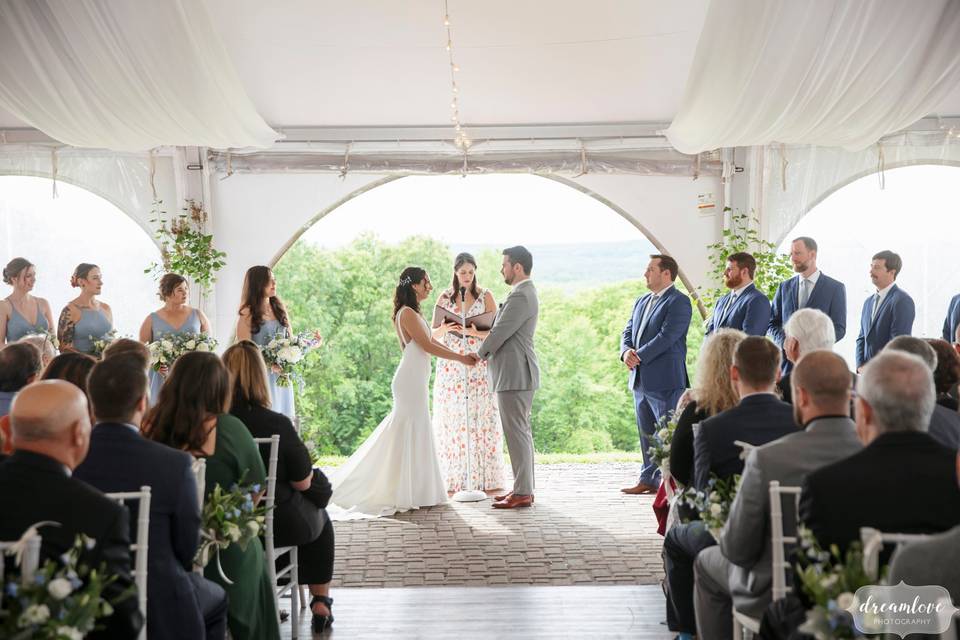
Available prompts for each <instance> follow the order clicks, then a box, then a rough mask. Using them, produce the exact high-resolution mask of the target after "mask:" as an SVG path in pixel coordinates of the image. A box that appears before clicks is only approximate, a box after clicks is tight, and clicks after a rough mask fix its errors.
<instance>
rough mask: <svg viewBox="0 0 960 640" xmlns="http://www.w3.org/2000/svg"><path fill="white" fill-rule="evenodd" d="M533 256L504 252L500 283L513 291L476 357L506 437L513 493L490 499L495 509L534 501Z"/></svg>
mask: <svg viewBox="0 0 960 640" xmlns="http://www.w3.org/2000/svg"><path fill="white" fill-rule="evenodd" d="M532 269H533V256H532V255H530V252H529V251H527V250H526V248H524V247H510V248H509V249H504V250H503V267H502V268H501V269H500V273H502V274H503V281H504V282H506V283H507V284H509V285H511V286H513V291H511V292H510V295H509V296H507V299H506V300H505V301H504V303H503V304H502V305H500V310H499V311H498V312H497V318H496V320H495V321H494V323H493V328H491V329H490V335H488V336H487V339H486V340H484V341H483V344H481V345H480V351H479V353H478V355H479V356H480V358H481V359H483V360H489V361H490V362H489V372H490V381H491V383H492V384H493V389H494V391H496V392H497V404H498V405H499V406H500V419H501V421H502V422H503V433H504V435H505V436H506V438H507V450H508V451H509V452H510V465H511V466H512V467H513V478H514V480H513V491H511V492H510V493H508V494H506V495H502V496H496V497H495V498H494V503H493V508H494V509H516V508H518V507H529V506H531V505H532V504H533V431H532V430H531V428H530V407H531V406H532V405H533V392H534V391H536V390H537V389H538V388H539V387H540V367H539V365H538V364H537V354H536V352H535V351H534V350H533V334H534V333H535V332H536V330H537V315H538V313H539V311H540V301H539V300H538V299H537V290H536V288H535V287H534V286H533V282H531V280H530V271H531V270H532Z"/></svg>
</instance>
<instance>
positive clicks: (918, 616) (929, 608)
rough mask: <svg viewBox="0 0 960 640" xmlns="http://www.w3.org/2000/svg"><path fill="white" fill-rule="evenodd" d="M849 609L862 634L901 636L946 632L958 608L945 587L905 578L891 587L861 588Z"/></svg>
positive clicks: (854, 596)
mask: <svg viewBox="0 0 960 640" xmlns="http://www.w3.org/2000/svg"><path fill="white" fill-rule="evenodd" d="M848 597H849V596H848ZM846 610H847V611H849V612H850V614H851V615H852V616H853V624H854V625H855V626H856V628H857V630H858V631H860V632H861V633H890V634H893V635H897V636H900V637H901V638H903V637H905V636H908V635H910V634H911V633H927V634H939V633H944V632H945V631H946V630H947V629H949V628H950V621H951V620H952V619H953V617H954V615H956V612H957V611H958V609H957V608H956V607H955V606H953V601H952V600H951V599H950V593H949V592H948V591H947V590H946V589H944V588H943V587H939V586H934V585H926V586H922V587H915V586H912V585H909V584H906V583H905V582H903V581H902V580H901V581H900V584H896V585H892V586H878V585H871V586H867V587H860V588H859V589H857V592H856V593H855V594H854V595H853V602H852V603H851V604H850V606H848V607H846Z"/></svg>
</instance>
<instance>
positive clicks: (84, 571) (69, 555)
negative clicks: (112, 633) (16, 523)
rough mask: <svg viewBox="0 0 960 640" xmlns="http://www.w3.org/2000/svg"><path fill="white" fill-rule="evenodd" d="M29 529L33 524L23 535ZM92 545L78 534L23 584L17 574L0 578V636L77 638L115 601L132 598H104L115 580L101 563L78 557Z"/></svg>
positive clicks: (109, 611)
mask: <svg viewBox="0 0 960 640" xmlns="http://www.w3.org/2000/svg"><path fill="white" fill-rule="evenodd" d="M35 526H36V525H35ZM31 533H35V528H31V529H29V530H28V534H27V535H29V534H31ZM21 541H22V540H21ZM95 545H96V542H95V541H94V540H92V539H90V538H87V537H86V536H84V535H78V536H77V538H76V540H75V541H74V544H73V546H72V547H71V548H70V549H69V550H68V551H67V552H66V553H64V554H62V555H61V556H60V557H59V558H57V559H51V560H47V561H46V562H45V563H44V564H43V565H42V566H41V567H40V568H39V569H38V571H37V572H36V573H35V574H34V576H33V580H31V581H29V582H27V583H25V584H24V583H23V582H22V581H21V580H20V577H19V576H14V575H10V576H3V579H4V585H3V594H2V597H3V599H2V600H0V637H2V638H8V639H9V640H27V639H31V640H81V638H83V637H85V636H86V635H87V634H88V633H90V632H91V631H93V630H94V628H95V627H96V623H97V620H98V619H100V618H105V617H107V616H109V615H111V614H112V613H113V605H115V604H117V603H118V602H120V601H121V600H123V599H125V598H128V597H132V596H133V592H132V591H128V592H126V593H124V594H122V595H121V596H120V597H119V598H116V599H115V600H113V601H112V602H111V601H109V600H107V598H106V597H104V595H103V591H104V589H105V588H106V586H107V585H109V584H110V583H111V582H113V581H114V580H115V579H116V578H115V577H113V576H107V575H106V573H105V567H103V566H101V567H100V568H99V569H94V568H91V567H89V566H87V565H86V564H85V563H83V562H82V561H81V559H80V556H81V555H82V554H83V553H84V551H87V550H89V549H92V548H93V547H94V546H95ZM17 564H18V565H19V558H18V560H17ZM11 578H12V579H11Z"/></svg>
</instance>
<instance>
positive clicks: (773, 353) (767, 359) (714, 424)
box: [663, 336, 797, 638]
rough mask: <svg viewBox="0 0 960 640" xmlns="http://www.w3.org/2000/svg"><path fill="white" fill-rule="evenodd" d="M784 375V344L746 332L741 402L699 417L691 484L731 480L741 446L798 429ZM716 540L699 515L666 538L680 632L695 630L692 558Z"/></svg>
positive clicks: (673, 623)
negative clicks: (782, 390) (784, 398)
mask: <svg viewBox="0 0 960 640" xmlns="http://www.w3.org/2000/svg"><path fill="white" fill-rule="evenodd" d="M779 375H780V349H779V347H777V345H775V344H774V343H773V342H771V341H770V340H767V339H766V338H762V337H760V336H750V337H747V338H744V339H743V340H742V341H741V342H740V344H739V345H737V349H736V351H735V352H734V355H733V366H732V367H731V369H730V378H731V380H732V381H733V385H734V388H735V389H736V390H737V395H739V396H740V404H738V405H737V406H735V407H733V408H732V409H728V410H727V411H724V412H722V413H719V414H717V415H715V416H714V417H712V418H708V419H707V420H705V421H703V422H701V423H700V429H699V431H698V432H697V433H696V434H695V435H694V473H693V486H695V487H697V488H698V489H705V488H706V486H707V482H708V481H709V479H710V476H711V475H715V476H717V477H718V478H720V479H724V480H729V479H730V478H731V477H732V476H734V475H735V474H738V473H740V472H741V471H742V470H743V460H742V459H741V458H740V452H741V449H740V447H739V446H738V445H735V444H734V441H736V440H739V441H742V442H747V443H749V444H751V445H754V446H759V445H762V444H766V443H768V442H771V441H773V440H776V439H777V438H780V437H783V436H785V435H788V434H790V433H796V431H797V426H796V423H794V421H793V407H791V406H790V405H788V404H787V403H785V402H781V401H780V399H779V398H777V396H776V394H775V393H774V388H775V385H776V381H777V378H778V377H779ZM715 544H716V540H714V539H713V536H712V535H710V533H709V532H708V531H707V529H706V528H705V527H704V526H703V523H702V522H700V521H694V522H690V523H686V524H680V525H676V526H674V527H673V528H672V529H670V530H669V531H668V532H667V535H666V537H665V538H664V542H663V551H664V565H665V569H666V574H667V580H666V581H667V591H668V593H667V625H668V626H669V628H670V630H671V631H677V632H679V633H680V637H681V638H683V637H685V635H692V634H694V633H696V621H695V618H694V609H693V561H694V559H695V558H696V557H697V554H698V553H700V551H702V550H703V549H706V548H707V547H709V546H712V545H715Z"/></svg>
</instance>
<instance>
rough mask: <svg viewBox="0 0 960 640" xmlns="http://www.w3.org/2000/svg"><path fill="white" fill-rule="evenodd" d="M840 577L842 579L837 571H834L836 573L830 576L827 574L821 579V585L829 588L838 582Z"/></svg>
mask: <svg viewBox="0 0 960 640" xmlns="http://www.w3.org/2000/svg"><path fill="white" fill-rule="evenodd" d="M839 579H840V578H838V577H837V575H836V574H835V573H834V574H830V575H829V576H827V577H825V578H823V579H822V580H820V586H821V587H823V588H824V589H829V588H830V587H832V586H833V585H835V584H837V581H838V580H839Z"/></svg>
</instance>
